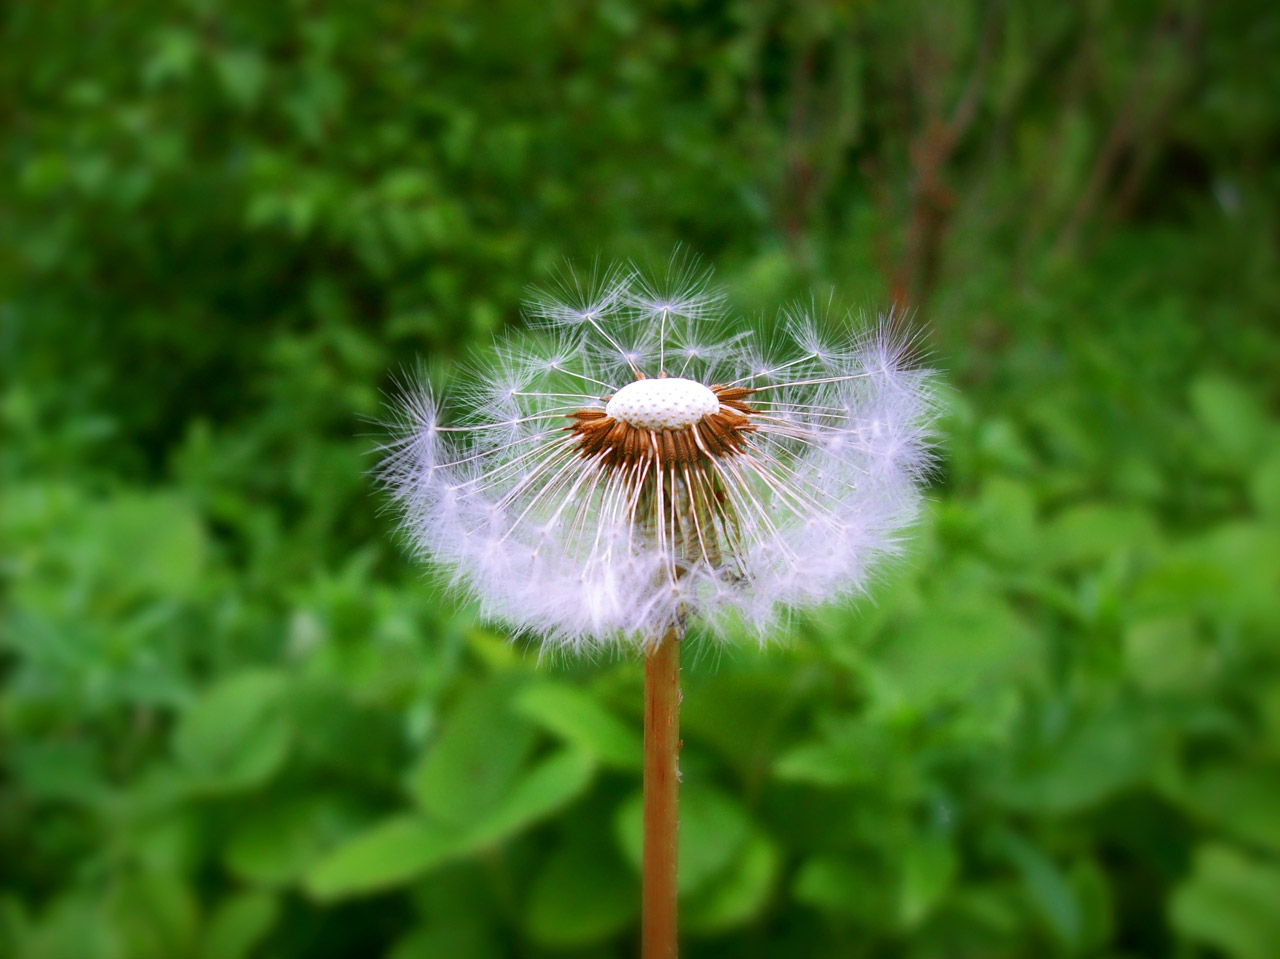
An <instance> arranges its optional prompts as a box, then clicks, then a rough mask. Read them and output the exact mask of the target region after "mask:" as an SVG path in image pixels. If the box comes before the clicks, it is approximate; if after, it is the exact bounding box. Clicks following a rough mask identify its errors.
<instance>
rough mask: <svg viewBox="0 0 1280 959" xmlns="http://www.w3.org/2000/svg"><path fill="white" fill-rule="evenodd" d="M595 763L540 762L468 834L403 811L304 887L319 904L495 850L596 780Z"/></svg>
mask: <svg viewBox="0 0 1280 959" xmlns="http://www.w3.org/2000/svg"><path fill="white" fill-rule="evenodd" d="M594 769H595V764H594V763H593V762H592V760H591V757H590V756H587V755H586V754H585V753H583V752H581V751H578V750H563V751H562V752H560V753H557V754H555V755H553V756H551V757H550V758H548V759H545V760H543V761H542V762H540V763H538V764H537V765H535V766H534V767H533V768H532V769H531V770H529V771H528V772H527V773H525V774H524V775H523V776H521V778H520V779H519V780H518V781H517V783H516V785H515V786H514V787H513V788H512V789H511V793H510V795H509V796H508V797H507V798H506V799H505V800H504V801H503V802H502V804H501V805H500V806H499V807H498V808H497V809H494V810H491V811H490V813H489V814H488V815H487V816H486V817H484V818H483V819H481V820H480V821H479V822H477V823H474V824H473V825H472V826H471V827H470V828H468V829H460V828H459V827H458V826H456V825H454V824H451V823H441V822H439V821H434V820H431V819H429V818H427V817H426V816H423V815H419V814H399V815H396V816H392V817H390V818H388V819H385V820H383V821H382V822H380V823H377V824H375V825H374V826H372V827H370V828H369V829H367V830H365V831H364V832H362V833H360V834H358V835H356V836H353V837H351V838H350V839H348V840H347V841H345V842H344V843H343V844H342V845H340V846H339V847H338V848H337V849H335V850H333V851H332V852H330V853H329V854H328V855H326V856H325V857H324V858H323V859H321V860H320V861H319V862H318V863H317V864H316V865H315V866H314V867H312V868H311V869H310V870H308V872H307V875H306V879H305V880H304V885H305V887H306V889H307V891H308V892H309V893H310V894H311V895H312V896H314V897H315V898H317V899H337V898H340V897H344V896H352V895H361V894H365V893H369V892H374V891H377V890H379V889H385V888H390V887H394V886H398V885H402V884H403V883H406V882H409V881H410V880H413V879H417V878H418V877H419V876H421V875H423V874H424V873H426V872H428V871H429V870H431V869H434V868H436V867H437V866H440V865H442V864H444V863H446V862H451V861H452V860H454V859H458V858H460V857H462V856H468V855H472V854H474V853H476V852H478V851H480V850H483V849H487V848H490V847H492V846H494V845H497V844H498V843H501V842H503V841H504V840H506V839H508V838H510V837H511V836H513V835H515V834H517V833H519V832H520V831H521V830H523V829H526V828H528V827H529V826H531V825H532V824H533V823H535V822H537V821H538V820H540V819H542V818H544V817H546V816H549V815H551V814H552V813H553V812H555V811H556V810H557V809H560V808H561V807H562V806H564V805H565V804H566V803H568V802H570V801H571V800H573V799H574V798H575V797H577V796H578V795H579V794H580V793H581V792H582V791H583V790H584V789H586V787H587V786H588V785H589V784H590V782H591V776H592V773H593V771H594Z"/></svg>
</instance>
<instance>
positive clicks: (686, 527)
mask: <svg viewBox="0 0 1280 959" xmlns="http://www.w3.org/2000/svg"><path fill="white" fill-rule="evenodd" d="M689 277H693V279H689ZM677 279H678V280H679V282H674V281H671V280H670V279H669V278H668V280H666V281H661V280H660V281H657V282H646V281H643V280H642V278H638V276H637V273H636V271H634V270H631V269H610V270H604V271H600V270H597V271H596V272H595V273H594V274H593V275H592V276H591V277H589V278H587V279H585V280H582V281H577V280H573V279H572V278H571V279H569V280H566V281H565V282H564V283H562V284H561V289H560V291H559V295H558V296H555V297H550V298H543V299H540V300H539V301H538V302H537V303H536V304H535V307H534V308H533V309H532V311H531V312H532V314H533V316H534V318H535V319H536V320H537V321H539V324H540V325H541V326H542V328H543V329H542V330H541V331H539V332H538V333H537V334H536V335H534V336H531V337H530V338H529V340H528V341H524V340H522V341H521V342H520V343H519V344H518V345H517V344H515V343H512V344H508V345H506V346H500V347H499V349H498V355H497V357H496V359H495V361H494V362H493V363H492V364H491V366H488V367H485V366H482V367H480V368H479V369H478V371H477V372H476V376H475V380H476V381H475V382H474V383H470V384H463V385H461V386H459V387H455V388H454V389H452V390H451V391H450V392H451V394H452V402H451V403H444V402H443V401H441V399H440V398H439V397H437V396H436V395H435V394H433V393H432V392H431V391H430V390H429V389H428V388H426V387H425V386H424V387H421V388H419V389H411V390H408V391H407V395H406V396H405V398H404V399H403V400H402V402H401V404H400V407H399V417H398V421H397V422H396V424H395V428H396V432H397V436H396V437H395V439H393V440H392V441H391V442H389V443H388V444H387V446H386V458H385V459H384V461H383V464H382V469H381V476H382V479H383V481H384V482H385V484H386V486H387V487H388V488H389V490H390V492H391V494H392V496H393V497H394V499H395V501H396V504H397V506H398V507H399V509H400V512H401V515H402V521H403V527H404V529H405V531H406V532H407V534H408V538H409V540H410V542H411V543H412V545H413V548H414V551H415V553H416V555H418V556H420V557H422V558H424V559H428V560H430V561H432V562H434V563H437V564H439V565H441V566H443V567H444V568H445V569H447V570H448V571H450V572H451V573H452V574H453V577H454V582H455V584H456V585H457V586H458V587H459V588H460V589H461V590H462V591H463V592H465V593H466V594H468V595H470V596H474V597H475V598H477V599H478V600H479V602H480V607H481V610H482V613H483V614H484V615H485V616H487V617H490V618H494V619H500V620H503V621H505V622H506V623H508V624H511V625H513V626H514V627H516V628H517V629H519V630H520V631H522V632H526V633H530V634H534V635H537V636H539V637H541V638H543V639H544V640H546V641H547V642H548V643H550V644H552V645H555V646H560V647H569V648H573V649H576V650H592V649H602V648H608V647H611V646H614V645H615V644H618V643H619V642H626V643H636V644H643V643H645V642H648V641H652V639H653V637H654V636H655V635H657V634H659V633H660V632H661V630H662V629H663V628H664V627H666V626H669V625H672V624H676V623H682V622H684V621H685V619H686V618H688V617H697V618H699V619H701V620H702V621H703V622H704V623H705V624H706V626H707V628H708V631H709V632H710V633H711V634H712V635H717V634H721V633H724V634H729V635H733V636H737V635H740V634H741V631H742V628H743V627H747V628H750V629H753V630H754V631H755V633H756V635H757V636H758V637H760V638H761V639H764V638H767V637H769V636H770V635H773V632H772V630H773V629H774V627H775V626H776V625H777V624H778V623H779V621H781V620H784V619H785V618H786V617H787V616H788V615H789V613H790V611H791V610H794V609H798V608H803V607H806V606H812V605H814V604H818V603H823V602H826V601H829V600H831V599H834V598H837V597H840V596H848V595H851V594H858V593H861V592H862V591H864V590H865V589H866V588H867V586H868V584H869V582H870V581H871V579H872V574H873V573H874V569H875V564H876V562H877V561H879V560H880V559H881V558H882V557H884V556H886V555H889V554H893V553H896V552H898V551H899V550H900V549H901V546H902V543H903V541H904V536H903V532H904V529H905V528H906V527H907V526H908V525H909V524H910V523H911V522H912V521H913V520H914V519H915V517H916V515H917V514H918V512H919V503H920V484H921V481H922V479H923V477H924V476H925V475H926V474H927V471H928V466H929V463H930V452H929V445H930V432H929V431H930V428H931V424H932V421H933V418H934V413H935V405H936V404H935V390H934V386H933V378H932V374H931V373H930V372H929V371H928V370H923V369H920V368H918V367H916V366H914V365H913V364H912V363H911V362H910V358H909V356H908V354H909V352H910V350H909V345H910V342H911V341H910V339H909V338H908V337H906V336H905V335H904V332H903V330H902V329H901V326H900V325H895V323H894V322H893V320H892V318H891V319H890V320H889V321H888V322H887V323H884V322H882V323H881V324H880V326H879V327H878V328H877V327H873V328H872V329H855V328H851V327H850V326H848V325H841V326H838V327H837V326H836V325H835V324H833V323H832V322H830V321H818V320H814V319H812V318H811V317H810V316H809V315H808V313H807V312H806V313H805V314H804V315H801V314H800V313H798V312H797V311H792V312H791V313H784V314H783V316H782V319H781V322H779V323H778V324H775V325H774V327H773V328H772V329H770V330H769V331H768V332H767V333H765V334H764V335H757V334H756V333H754V332H753V331H752V330H751V329H750V328H749V327H748V325H747V324H745V323H742V322H736V323H734V324H732V325H731V324H729V323H727V322H725V317H723V316H721V315H720V311H721V310H722V308H723V304H724V303H725V300H724V299H723V298H722V296H721V295H720V294H719V293H713V292H708V291H707V290H706V289H705V288H704V286H705V284H704V276H703V274H701V273H700V272H698V271H694V272H689V271H686V272H685V273H683V274H680V276H679V277H678V278H677ZM700 284H702V285H701V286H700ZM654 291H658V293H662V294H663V295H662V296H661V297H659V296H658V295H657V293H655V292H654ZM672 291H674V293H673V292H672ZM677 300H678V301H679V302H681V303H683V304H684V306H682V307H681V308H680V309H676V308H675V306H673V305H671V304H672V303H675V302H676V301H677ZM664 370H665V371H667V372H669V373H671V374H672V375H671V376H669V377H664V376H661V375H660V374H661V373H662V372H663V371H664ZM712 385H715V390H714V391H713V390H712V389H711V388H710V387H711V386H712ZM605 397H608V399H605ZM615 424H616V425H622V426H624V427H625V429H622V430H617V429H615ZM627 430H630V431H631V433H632V434H634V433H637V432H639V433H643V436H642V437H641V438H639V441H638V439H637V437H636V436H635V435H631V434H628V432H627ZM619 437H621V439H619Z"/></svg>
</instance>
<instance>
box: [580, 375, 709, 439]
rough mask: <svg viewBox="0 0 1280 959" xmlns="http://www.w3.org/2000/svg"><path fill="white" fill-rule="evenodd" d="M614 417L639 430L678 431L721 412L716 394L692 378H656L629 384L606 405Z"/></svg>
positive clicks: (609, 413) (607, 411)
mask: <svg viewBox="0 0 1280 959" xmlns="http://www.w3.org/2000/svg"><path fill="white" fill-rule="evenodd" d="M604 411H605V413H606V414H607V415H609V416H611V417H612V418H613V419H615V420H621V421H622V422H623V423H626V424H627V425H628V426H634V427H636V428H637V429H642V430H678V429H683V428H684V427H686V426H691V425H693V424H694V423H696V422H698V421H699V420H700V419H702V418H703V417H704V416H710V415H711V414H712V413H718V412H719V411H720V400H719V399H718V398H717V397H716V394H715V393H713V392H712V391H711V390H709V389H708V388H707V387H705V386H703V385H702V384H701V383H698V382H696V381H694V380H686V379H684V378H683V377H679V376H671V377H659V378H657V379H646V380H636V381H635V382H634V383H628V384H627V385H626V386H624V387H623V388H622V389H620V390H618V392H616V393H614V394H613V397H612V398H611V399H610V400H609V402H608V403H607V404H605V408H604Z"/></svg>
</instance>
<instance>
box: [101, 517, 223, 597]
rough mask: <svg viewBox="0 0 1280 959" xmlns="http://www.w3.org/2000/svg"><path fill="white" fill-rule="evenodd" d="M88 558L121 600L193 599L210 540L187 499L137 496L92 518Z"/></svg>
mask: <svg viewBox="0 0 1280 959" xmlns="http://www.w3.org/2000/svg"><path fill="white" fill-rule="evenodd" d="M83 535H84V537H85V538H84V540H83V544H82V546H81V549H82V550H83V553H82V560H83V561H84V562H86V563H88V564H91V565H92V566H93V568H94V569H95V570H96V571H97V573H98V575H99V576H101V578H102V580H103V581H104V582H105V583H108V584H110V586H111V588H112V589H113V590H114V591H115V593H116V594H117V596H118V599H120V600H128V599H132V598H134V597H136V596H164V597H174V596H190V595H192V594H193V593H194V592H196V590H197V589H198V588H199V585H200V580H201V573H202V572H203V569H204V564H205V553H206V551H207V548H208V539H207V536H206V535H205V531H204V526H203V524H202V523H201V521H200V517H199V516H198V515H197V514H196V513H195V511H194V510H193V509H192V508H191V506H190V505H189V504H188V503H186V502H185V501H184V500H183V499H182V498H181V497H179V496H176V495H171V494H162V493H151V494H141V493H131V494H125V495H121V496H118V497H116V498H114V499H112V500H109V501H108V502H106V503H103V504H102V505H100V506H98V507H97V508H96V509H94V510H92V511H91V512H89V513H88V514H87V516H86V528H85V529H84V530H83Z"/></svg>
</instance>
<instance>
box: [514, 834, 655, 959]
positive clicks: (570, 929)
mask: <svg viewBox="0 0 1280 959" xmlns="http://www.w3.org/2000/svg"><path fill="white" fill-rule="evenodd" d="M594 839H595V837H593V836H589V835H588V836H584V838H581V839H579V838H576V836H574V835H571V836H570V838H569V840H568V842H566V843H565V844H563V845H561V846H560V847H558V848H557V849H556V850H555V851H554V852H552V854H551V855H550V856H549V857H548V858H547V860H546V861H545V862H544V863H543V865H542V868H541V869H540V870H539V871H538V873H537V875H536V876H534V879H533V885H532V886H531V888H530V890H529V894H528V899H527V901H526V903H525V909H524V928H525V931H526V932H527V933H528V935H529V938H530V939H532V940H533V941H534V942H536V943H538V944H539V945H543V946H548V947H551V948H559V949H566V948H573V947H580V946H586V945H591V944H593V943H597V942H603V941H604V940H606V939H608V938H609V937H610V936H613V935H615V934H616V933H618V932H620V931H621V930H623V929H625V928H626V927H627V926H628V925H630V923H631V922H632V921H633V920H634V918H635V916H636V914H637V912H638V911H639V903H640V888H639V883H638V882H637V881H636V878H635V876H634V875H633V874H632V873H631V872H630V871H629V870H628V869H627V868H626V866H625V864H624V863H622V862H621V861H620V860H619V859H618V858H617V853H616V851H615V850H614V849H612V848H611V847H610V846H609V844H607V843H601V842H596V841H594Z"/></svg>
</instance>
